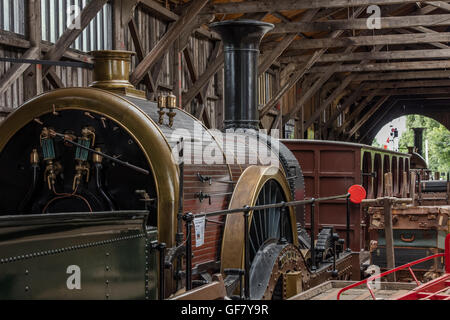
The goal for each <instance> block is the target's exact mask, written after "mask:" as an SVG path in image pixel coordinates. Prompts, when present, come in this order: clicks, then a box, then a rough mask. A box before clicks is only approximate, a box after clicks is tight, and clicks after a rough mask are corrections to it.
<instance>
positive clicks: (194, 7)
mask: <svg viewBox="0 0 450 320" xmlns="http://www.w3.org/2000/svg"><path fill="white" fill-rule="evenodd" d="M207 2H208V0H193V1H192V3H191V4H190V6H189V8H188V9H187V10H186V11H185V13H184V14H183V15H182V16H180V17H179V19H178V20H177V21H176V22H174V24H173V25H172V26H171V27H170V28H169V30H168V31H167V32H166V33H165V34H164V36H163V37H162V38H161V39H160V40H159V41H158V43H157V44H156V45H155V46H154V47H153V48H152V50H151V51H150V52H149V53H148V54H147V55H146V56H145V58H144V59H143V60H142V61H141V62H140V63H139V64H138V65H137V67H136V69H135V70H134V72H133V73H132V74H131V76H130V82H131V83H132V84H134V85H137V84H138V83H139V82H140V81H141V80H142V78H143V77H144V76H145V74H146V73H147V72H148V70H150V68H151V67H152V66H153V65H154V64H155V63H156V62H157V61H158V59H159V58H160V57H162V56H163V55H164V53H165V52H166V51H167V49H168V48H169V47H170V46H171V45H172V43H173V42H174V41H175V40H176V39H177V38H178V37H179V35H180V34H181V33H182V31H183V29H184V28H186V27H187V26H189V25H190V24H191V23H192V22H193V20H194V18H195V17H196V16H197V14H198V13H199V12H200V10H201V9H202V8H203V7H204V6H205V4H206V3H207Z"/></svg>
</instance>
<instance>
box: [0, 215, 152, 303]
mask: <svg viewBox="0 0 450 320" xmlns="http://www.w3.org/2000/svg"><path fill="white" fill-rule="evenodd" d="M147 214H148V213H147V212H141V211H124V212H104V213H89V214H85V213H73V214H55V215H50V214H46V215H28V216H8V217H6V216H4V217H0V288H1V289H0V298H1V299H145V298H152V299H156V292H157V290H156V283H157V281H156V280H157V278H156V276H157V270H156V256H155V252H150V250H149V248H150V246H148V244H149V242H150V241H152V240H156V239H157V231H156V228H147V227H146V225H145V224H146V220H147ZM147 270H148V271H147ZM146 286H147V287H146Z"/></svg>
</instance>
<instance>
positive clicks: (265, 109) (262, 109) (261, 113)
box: [259, 8, 364, 118]
mask: <svg viewBox="0 0 450 320" xmlns="http://www.w3.org/2000/svg"><path fill="white" fill-rule="evenodd" d="M363 11H364V9H363V8H358V9H357V10H355V11H354V12H353V14H352V17H357V16H359V15H360V14H361V13H362V12H363ZM342 33H343V31H342V30H338V31H334V32H332V33H331V35H330V38H338V37H339V36H341V35H342ZM326 50H327V48H322V49H320V50H317V51H316V52H314V54H313V55H312V56H311V57H310V59H309V60H308V61H307V62H306V63H304V64H302V65H301V66H300V67H299V68H298V69H297V70H296V71H295V73H294V74H293V75H292V76H291V78H290V80H289V81H288V82H287V83H286V84H285V85H284V86H282V87H281V88H280V90H279V91H278V92H277V93H276V94H275V95H274V96H273V97H272V98H271V99H270V100H269V101H268V102H267V103H266V104H265V105H263V106H262V107H260V108H259V117H260V118H262V117H264V116H265V115H266V114H267V112H269V111H270V109H272V108H273V107H274V106H275V105H276V104H277V103H278V101H279V100H280V99H281V97H282V96H283V95H284V94H285V93H286V92H287V91H288V90H289V89H290V88H292V86H294V85H295V84H296V83H297V82H298V80H300V79H301V78H302V77H303V76H304V75H305V73H306V72H308V70H309V69H311V68H312V66H313V65H314V64H315V63H316V62H317V60H318V59H319V58H320V57H321V56H322V55H323V54H324V53H325V52H326Z"/></svg>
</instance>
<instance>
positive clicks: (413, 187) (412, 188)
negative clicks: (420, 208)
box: [409, 171, 416, 201]
mask: <svg viewBox="0 0 450 320" xmlns="http://www.w3.org/2000/svg"><path fill="white" fill-rule="evenodd" d="M409 197H410V198H412V199H413V201H414V200H415V198H416V172H415V171H411V181H410V187H409Z"/></svg>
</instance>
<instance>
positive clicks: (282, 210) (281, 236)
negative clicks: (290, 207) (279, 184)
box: [278, 201, 288, 244]
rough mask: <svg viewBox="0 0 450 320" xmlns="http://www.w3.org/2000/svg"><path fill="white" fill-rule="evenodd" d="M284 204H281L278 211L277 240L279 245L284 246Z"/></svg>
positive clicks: (285, 241)
mask: <svg viewBox="0 0 450 320" xmlns="http://www.w3.org/2000/svg"><path fill="white" fill-rule="evenodd" d="M286 209H287V208H286V203H285V202H284V201H283V202H281V210H280V239H279V240H278V243H279V244H286V243H287V242H288V241H287V239H286V235H285V234H284V221H285V220H284V219H285V215H286Z"/></svg>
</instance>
